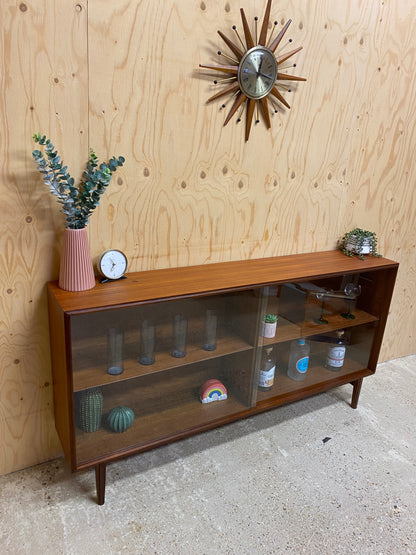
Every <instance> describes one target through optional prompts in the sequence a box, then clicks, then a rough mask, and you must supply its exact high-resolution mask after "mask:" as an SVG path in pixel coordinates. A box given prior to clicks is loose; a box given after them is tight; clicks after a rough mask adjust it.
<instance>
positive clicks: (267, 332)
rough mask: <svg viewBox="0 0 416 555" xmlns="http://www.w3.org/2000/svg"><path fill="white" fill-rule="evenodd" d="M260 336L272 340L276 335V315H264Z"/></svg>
mask: <svg viewBox="0 0 416 555" xmlns="http://www.w3.org/2000/svg"><path fill="white" fill-rule="evenodd" d="M262 324H263V325H262V336H263V337H267V338H269V339H270V338H272V337H274V336H275V335H276V327H277V314H266V315H265V316H264V318H263V322H262Z"/></svg>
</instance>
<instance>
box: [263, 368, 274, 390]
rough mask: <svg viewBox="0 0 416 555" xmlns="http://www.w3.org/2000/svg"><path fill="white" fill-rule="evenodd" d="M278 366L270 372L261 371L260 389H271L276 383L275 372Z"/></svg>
mask: <svg viewBox="0 0 416 555" xmlns="http://www.w3.org/2000/svg"><path fill="white" fill-rule="evenodd" d="M275 368H276V366H272V368H270V370H267V371H265V370H260V376H259V387H271V386H272V385H273V382H274V371H275Z"/></svg>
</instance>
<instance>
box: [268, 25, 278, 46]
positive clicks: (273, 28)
mask: <svg viewBox="0 0 416 555" xmlns="http://www.w3.org/2000/svg"><path fill="white" fill-rule="evenodd" d="M276 27H277V21H275V22H274V23H273V27H272V32H271V33H270V37H269V43H268V45H267V48H270V46H269V45H270V44H271V42H272V38H273V34H274V31H275V29H276Z"/></svg>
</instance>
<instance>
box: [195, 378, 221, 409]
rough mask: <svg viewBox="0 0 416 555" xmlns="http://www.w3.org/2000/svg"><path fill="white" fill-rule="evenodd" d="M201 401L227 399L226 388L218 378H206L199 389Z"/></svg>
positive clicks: (208, 401) (210, 401)
mask: <svg viewBox="0 0 416 555" xmlns="http://www.w3.org/2000/svg"><path fill="white" fill-rule="evenodd" d="M199 398H200V399H201V403H203V404H205V403H212V402H214V401H224V400H225V399H227V389H226V387H225V385H224V384H223V383H222V382H220V381H219V380H207V381H206V382H205V383H204V384H203V385H202V386H201V388H200V390H199Z"/></svg>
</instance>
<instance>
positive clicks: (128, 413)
mask: <svg viewBox="0 0 416 555" xmlns="http://www.w3.org/2000/svg"><path fill="white" fill-rule="evenodd" d="M133 421H134V412H133V411H132V410H131V409H130V408H129V407H114V408H113V409H111V410H110V412H109V414H108V417H107V422H108V425H109V427H110V429H111V430H112V431H113V432H116V433H118V434H121V433H123V432H125V431H126V430H128V429H129V428H130V426H131V425H132V424H133Z"/></svg>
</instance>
